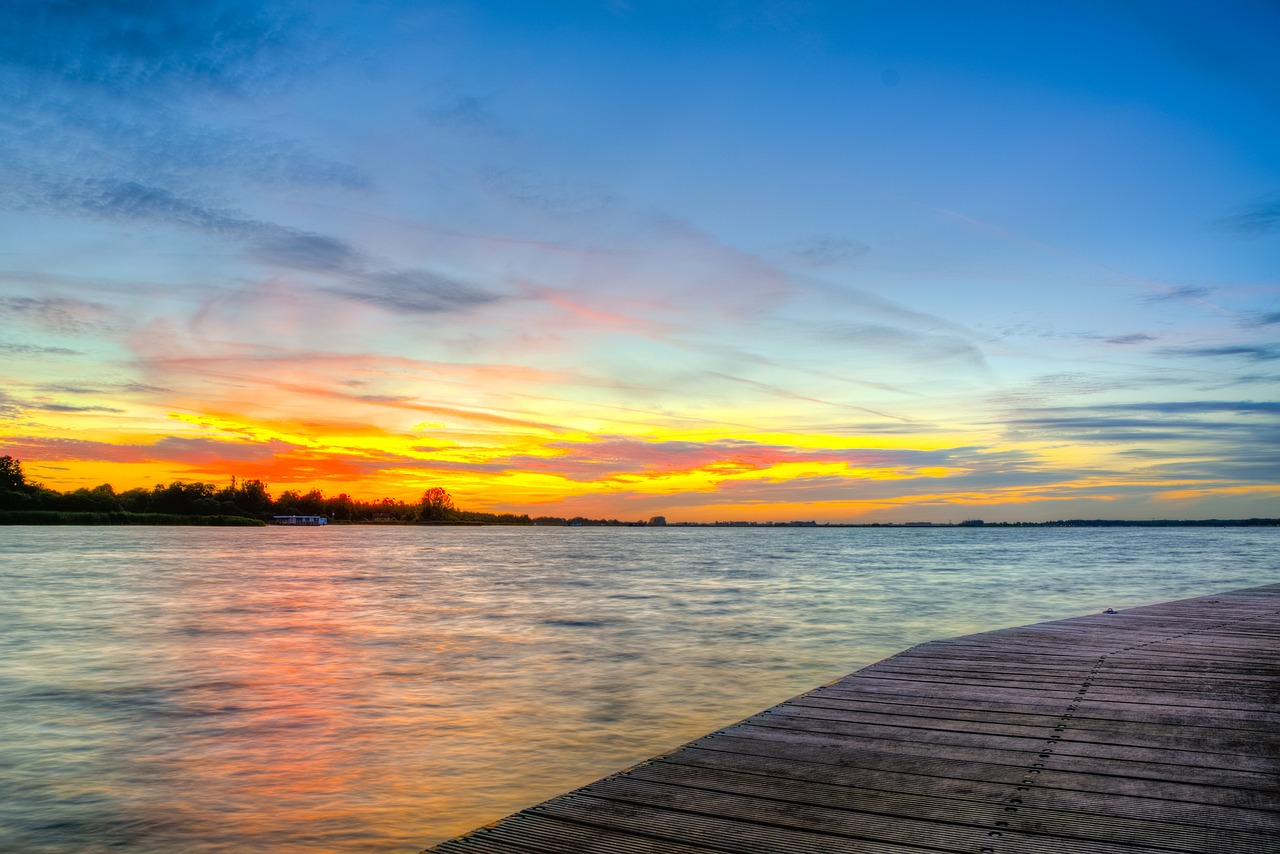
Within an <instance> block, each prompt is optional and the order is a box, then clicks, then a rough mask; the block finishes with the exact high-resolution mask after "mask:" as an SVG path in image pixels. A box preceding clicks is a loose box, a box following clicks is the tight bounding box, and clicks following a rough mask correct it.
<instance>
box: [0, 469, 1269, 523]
mask: <svg viewBox="0 0 1280 854" xmlns="http://www.w3.org/2000/svg"><path fill="white" fill-rule="evenodd" d="M276 516H324V517H326V518H327V519H328V520H329V523H330V524H338V525H344V524H348V525H455V526H467V525H508V526H530V527H533V526H568V527H628V528H643V527H671V528H1014V527H1017V528H1116V527H1139V528H1169V527H1232V528H1238V527H1264V526H1280V519H1268V518H1253V519H1059V520H1055V521H1046V522H986V521H983V520H981V519H966V520H964V521H962V522H954V523H953V522H817V521H791V522H744V521H727V522H668V521H667V520H666V519H665V518H664V517H662V516H654V517H652V518H650V519H648V520H639V521H634V522H624V521H619V520H617V519H588V518H585V517H581V516H578V517H573V518H566V517H561V516H529V515H528V514H527V513H520V514H516V513H484V512H478V511H472V510H462V509H459V508H458V507H456V506H455V505H454V503H453V498H452V496H450V495H449V493H448V492H447V491H446V490H445V489H443V488H441V487H438V486H435V487H431V488H430V489H427V490H426V491H425V492H423V494H422V498H421V499H420V500H419V501H418V502H417V503H406V502H405V501H402V500H399V499H392V498H382V499H379V500H376V501H362V500H359V499H355V498H352V497H351V496H350V495H347V494H346V493H345V492H344V493H341V494H339V495H337V496H325V494H324V493H323V492H321V491H320V490H318V489H313V490H311V491H309V492H307V493H300V492H298V491H297V490H285V491H284V492H282V493H280V495H279V496H277V497H274V498H273V497H272V495H271V493H270V492H269V491H268V489H267V485H266V483H264V482H263V481H261V480H240V481H238V480H237V479H236V478H234V477H233V478H232V479H231V484H230V485H229V486H226V487H222V488H219V487H217V486H216V485H214V484H211V483H199V482H196V483H185V482H183V481H174V482H173V483H168V484H165V483H161V484H156V485H155V486H154V487H152V488H151V489H150V490H147V489H143V488H136V489H129V490H126V491H124V492H119V493H118V492H116V491H115V489H114V488H113V487H112V486H111V484H107V483H104V484H102V485H101V486H95V487H94V488H92V489H84V488H81V489H76V490H73V491H71V492H58V491H57V490H54V489H50V488H48V487H46V486H44V485H42V484H38V483H31V482H29V481H27V479H26V475H25V474H24V473H23V471H22V463H21V461H20V460H17V459H14V458H13V457H11V456H7V455H6V456H0V525H199V526H222V527H255V526H264V525H267V524H269V523H270V522H271V520H272V519H273V518H274V517H276Z"/></svg>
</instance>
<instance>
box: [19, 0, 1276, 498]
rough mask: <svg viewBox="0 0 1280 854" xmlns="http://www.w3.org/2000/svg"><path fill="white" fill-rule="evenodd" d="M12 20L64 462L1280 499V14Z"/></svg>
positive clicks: (434, 6)
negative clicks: (1279, 389) (1278, 47)
mask: <svg viewBox="0 0 1280 854" xmlns="http://www.w3.org/2000/svg"><path fill="white" fill-rule="evenodd" d="M690 7H692V8H690ZM9 18H10V20H11V25H10V26H9V27H7V28H6V31H5V32H4V33H3V34H0V57H3V59H0V62H2V63H3V65H4V68H3V69H0V70H2V72H3V73H2V74H0V81H2V82H0V99H3V102H4V110H3V112H2V116H0V164H3V165H0V170H2V171H0V175H3V182H2V184H0V308H2V309H3V313H2V314H0V349H2V350H3V352H4V354H5V357H6V358H5V367H4V368H2V369H0V419H3V421H2V423H0V451H3V452H6V453H12V454H14V455H15V456H19V457H21V458H22V459H23V461H24V465H25V466H26V467H27V469H28V471H29V472H30V473H32V474H34V475H35V476H36V477H38V478H39V479H40V480H42V481H44V482H46V483H48V484H49V485H51V486H55V487H57V488H72V487H77V486H86V485H87V486H92V485H94V484H96V483H99V482H102V481H104V480H106V481H110V482H112V483H113V484H115V485H116V486H117V487H118V488H124V487H129V486H136V485H146V484H150V483H154V482H165V481H168V480H172V479H178V478H181V479H185V480H193V479H198V480H217V481H221V480H223V479H225V478H227V477H229V476H231V475H232V474H236V475H239V476H252V477H263V478H266V479H268V480H269V482H270V483H271V484H272V485H273V486H276V487H279V488H284V487H290V488H300V487H308V488H309V487H312V486H314V487H317V488H322V489H324V490H326V491H327V492H336V491H354V492H355V493H356V494H358V495H365V496H367V495H368V494H369V493H370V492H375V493H384V494H391V495H396V496H403V497H406V498H409V497H412V496H413V495H415V494H420V493H421V490H422V489H423V488H424V487H425V486H429V485H444V486H446V487H447V488H450V489H451V491H453V492H455V494H456V495H457V496H458V497H459V499H460V502H459V503H460V504H463V505H464V506H470V507H474V508H492V509H521V510H530V511H532V512H575V513H576V512H581V513H584V514H586V515H593V516H617V517H619V518H633V517H647V516H649V515H653V514H655V513H665V514H666V515H668V516H671V517H675V518H690V519H694V518H696V519H715V518H759V519H767V518H822V519H831V520H837V519H851V520H865V521H880V520H898V521H904V520H909V519H932V520H945V519H947V518H954V517H957V516H960V517H967V516H975V515H977V516H990V517H998V518H1026V519H1037V518H1061V517H1063V516H1113V517H1116V516H1118V517H1124V516H1138V517H1149V516H1199V517H1205V516H1250V515H1270V516H1274V515H1280V500H1278V499H1280V487H1278V486H1277V475H1280V466H1277V460H1276V454H1275V448H1276V447H1277V444H1278V443H1277V439H1278V438H1280V430H1278V429H1277V414H1278V413H1280V403H1277V397H1276V378H1277V364H1278V363H1280V341H1278V340H1277V338H1278V336H1277V334H1276V333H1277V329H1280V299H1277V293H1278V291H1280V281H1278V272H1280V144H1278V143H1280V55H1278V54H1277V52H1276V51H1275V50H1274V47H1273V44H1274V41H1275V35H1276V34H1277V33H1280V10H1278V9H1277V7H1276V6H1275V5H1274V4H1273V3H1226V4H1221V3H1220V4H1208V3H1194V2H1179V3H1142V2H1132V3H1070V4H1066V3H1048V4H1024V3H970V4H956V3H873V2H850V3H820V2H812V3H805V2H772V3H769V2H714V3H712V2H709V3H703V4H676V3H642V2H630V3H626V2H586V0H583V2H565V3H537V4H530V3H412V4H409V3H376V4H359V5H356V4H341V3H335V4H326V5H314V4H293V3H218V2H215V3H207V4H198V5H197V6H192V5H191V4H179V3H152V4H141V5H139V4H130V3H42V4H25V5H21V6H18V7H17V8H15V9H12V10H10V12H9Z"/></svg>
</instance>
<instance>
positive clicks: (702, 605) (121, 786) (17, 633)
mask: <svg viewBox="0 0 1280 854" xmlns="http://www.w3.org/2000/svg"><path fill="white" fill-rule="evenodd" d="M1277 545H1280V530H1277V529H1173V530H1169V529H1164V530H1159V529H1135V528H1129V529H1114V530H1107V529H1081V530H1068V529H1021V530H1020V529H1007V530H1000V529H987V530H983V529H977V530H974V529H937V530H928V529H923V530H922V529H895V530H877V529H829V530H822V529H818V530H812V529H809V530H805V529H776V530H769V529H765V530H752V529H745V530H742V529H738V530H734V529H727V530H726V529H665V530H663V529H627V528H622V529H592V528H534V529H511V528H490V529H458V528H443V529H416V528H415V529H400V528H385V527H384V528H341V527H336V528H327V529H308V530H288V529H281V528H266V529H199V528H187V529H163V528H135V529H124V528H13V527H10V528H0V850H4V851H20V852H33V854H39V852H77V854H83V852H93V851H108V850H110V851H115V850H124V851H137V852H172V851H177V850H182V851H184V852H195V853H196V854H206V852H221V851H227V852H232V851H234V852H254V851H280V850H288V851H291V852H293V851H317V852H319V851H325V852H328V851H390V852H414V851H417V850H419V849H421V848H423V847H424V846H426V845H429V844H433V843H435V842H438V841H440V840H441V839H443V838H446V837H448V836H451V835H454V834H456V833H459V832H462V831H465V830H469V829H471V828H472V827H474V826H476V825H479V824H482V823H484V822H487V821H490V820H492V819H495V818H497V817H499V816H501V815H504V814H506V813H509V812H512V811H514V810H516V809H518V808H520V807H522V806H526V805H528V804H530V803H533V802H536V801H539V800H543V799H545V798H547V797H550V796H552V795H555V794H558V793H560V792H562V791H564V790H566V789H569V788H572V787H574V786H577V785H581V784H583V783H586V782H589V781H591V780H593V779H596V778H598V777H600V776H603V775H604V774H606V773H608V772H611V771H614V770H617V769H619V768H621V767H623V766H626V765H629V764H632V763H634V762H636V761H638V760H640V759H644V758H647V757H648V756H651V755H653V754H655V753H659V752H662V751H665V750H668V749H670V748H672V747H674V746H676V745H677V744H680V743H682V742H684V741H687V740H689V739H691V738H694V737H697V736H700V735H702V734H704V733H706V732H708V731H710V730H712V729H715V728H718V727H720V726H723V725H725V724H728V723H731V722H733V721H735V720H738V719H740V718H742V717H745V716H747V715H749V714H752V713H754V712H756V711H759V710H760V709H762V708H764V707H766V706H769V705H772V704H773V703H776V702H778V701H781V700H783V699H786V698H787V697H790V696H792V695H794V694H797V693H799V692H801V691H804V690H808V689H809V688H812V687H814V686H816V685H818V684H819V683H821V682H824V681H827V680H830V679H833V678H836V677H838V676H841V675H843V674H845V673H847V672H849V671H851V670H853V669H856V668H857V667H860V666H862V665H864V664H868V663H870V662H872V661H875V660H878V659H880V658H883V657H885V656H887V655H890V654H892V653H894V652H897V651H899V650H900V649H903V648H905V647H908V646H911V645H913V644H916V643H920V642H922V641H925V640H929V639H932V638H938V637H948V636H952V635H956V634H964V633H969V632H974V631H980V630H984V629H993V628H1000V627H1004V626H1010V625H1017V624H1023V623H1030V622H1037V621H1041V620H1046V619H1052V618H1058V617H1067V616H1075V615H1079V614H1084V613H1091V612H1096V611H1101V610H1103V609H1104V608H1107V607H1117V608H1118V607H1125V606H1129V605H1136V604H1142V603H1147V602H1154V601H1160V600H1164V599H1172V598H1180V597H1184V596H1192V595H1198V594H1204V593H1211V592H1216V591H1224V590H1230V589H1234V588H1239V587H1248V586H1253V585H1257V584H1264V583H1272V582H1276V581H1280V560H1278V559H1277V558H1276V555H1277V554H1280V548H1277Z"/></svg>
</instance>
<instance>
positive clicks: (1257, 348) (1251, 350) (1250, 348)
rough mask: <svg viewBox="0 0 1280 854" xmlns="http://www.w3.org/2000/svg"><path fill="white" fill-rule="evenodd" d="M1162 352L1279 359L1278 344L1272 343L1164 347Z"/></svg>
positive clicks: (1177, 354)
mask: <svg viewBox="0 0 1280 854" xmlns="http://www.w3.org/2000/svg"><path fill="white" fill-rule="evenodd" d="M1161 352H1162V353H1164V354H1166V355H1170V356H1192V357H1196V358H1206V359H1219V358H1233V359H1244V360H1246V361H1250V362H1272V361H1275V360H1277V359H1280V346H1276V345H1274V344H1226V345H1222V346H1216V347H1214V346H1210V347H1166V348H1164V349H1163V350H1161Z"/></svg>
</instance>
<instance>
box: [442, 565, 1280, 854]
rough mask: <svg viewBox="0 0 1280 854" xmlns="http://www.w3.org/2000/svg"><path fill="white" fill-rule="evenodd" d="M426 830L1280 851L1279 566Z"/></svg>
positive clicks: (703, 848) (954, 645)
mask: <svg viewBox="0 0 1280 854" xmlns="http://www.w3.org/2000/svg"><path fill="white" fill-rule="evenodd" d="M429 850H430V851H433V852H438V853H439V854H463V852H469V854H529V852H547V854H551V852H555V854H578V852H619V854H622V853H623V852H625V854H640V852H672V854H704V852H712V851H718V852H726V851H727V852H740V853H741V854H758V852H803V853H804V854H828V852H860V854H920V852H966V854H1068V853H1069V854H1121V852H1125V854H1157V852H1184V854H1185V853H1186V852H1204V854H1209V853H1210V852H1212V854H1280V584H1273V585H1268V586H1265V587H1255V588H1250V589H1247V590H1237V591H1233V592H1230V593H1223V594H1219V595H1216V596H1203V597H1199V598H1195V599H1185V600H1181V601H1177V602H1166V603H1163V604H1159V605H1150V606H1146V607H1141V608H1132V609H1128V610H1124V611H1120V612H1118V613H1113V614H1097V615H1093V616H1087V617H1077V618H1074V619H1069V620H1057V621H1054V622H1048V623H1040V624H1037V625H1033V626H1024V627H1021V628H1013V629H1002V630H1000V631H994V632H986V633H983V634H976V635H969V636H966V637H959V638H954V639H951V640H944V641H934V642H932V643H926V644H922V645H921V646H917V647H914V648H912V649H909V650H907V651H905V652H902V653H900V654H898V655H895V656H893V657H892V658H887V659H885V660H884V661H881V662H878V663H876V664H873V665H871V666H870V667H866V668H864V669H862V670H859V671H857V672H856V673H853V674H850V675H849V676H846V677H845V678H843V679H840V680H838V681H836V682H832V683H831V684H829V685H824V686H823V687H821V688H817V689H815V690H813V691H810V692H808V693H807V694H802V695H801V696H799V697H796V698H795V699H792V700H789V701H787V702H785V703H782V704H781V705H778V706H775V707H773V708H771V709H768V710H766V711H764V712H761V713H760V714H758V715H755V716H754V717H751V718H748V719H746V720H744V721H742V722H741V723H737V724H734V725H733V726H730V727H726V728H725V729H722V730H720V731H718V732H714V733H712V734H711V735H708V736H706V737H704V738H701V739H698V740H697V741H694V742H691V743H689V744H687V745H685V746H684V747H681V748H679V749H677V750H675V751H673V752H671V753H669V754H667V755H665V756H661V757H658V758H656V759H651V760H649V761H647V762H643V763H641V764H639V765H637V766H635V767H634V768H630V769H628V770H626V771H623V772H621V773H619V774H615V775H613V776H611V777H607V778H605V779H603V780H600V781H599V782H596V783H592V784H591V785H589V786H584V787H583V788H581V789H577V790H575V791H573V792H569V793H568V794H565V795H561V796H560V797H557V798H553V799H552V800H549V801H547V802H545V803H542V804H539V805H538V806H534V807H530V808H529V809H526V810H522V811H520V812H518V813H516V814H515V815H512V816H510V817H508V818H505V819H503V820H501V821H499V822H496V823H495V824H492V825H489V826H486V827H484V828H481V829H479V830H476V831H473V832H472V833H469V834H466V835H464V836H461V837H458V838H456V839H453V840H450V841H448V842H445V843H442V844H440V845H438V846H436V847H435V848H432V849H429Z"/></svg>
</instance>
